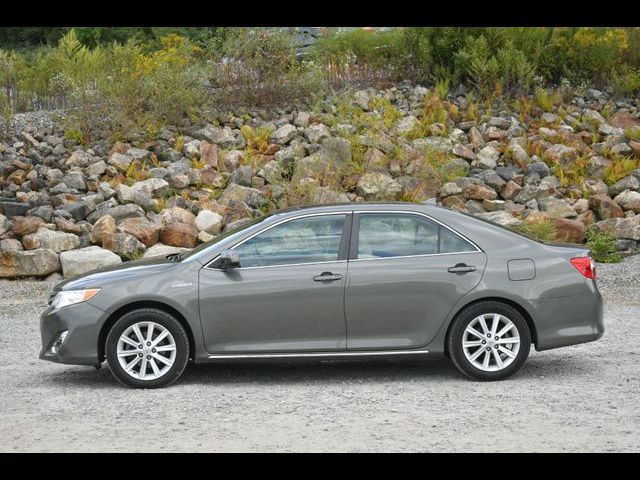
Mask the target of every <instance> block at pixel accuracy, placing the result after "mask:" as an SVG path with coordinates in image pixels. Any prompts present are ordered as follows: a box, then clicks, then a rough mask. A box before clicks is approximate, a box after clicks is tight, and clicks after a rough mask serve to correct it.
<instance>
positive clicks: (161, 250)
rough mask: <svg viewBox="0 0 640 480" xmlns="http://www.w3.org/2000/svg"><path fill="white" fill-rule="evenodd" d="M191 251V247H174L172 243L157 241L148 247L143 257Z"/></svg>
mask: <svg viewBox="0 0 640 480" xmlns="http://www.w3.org/2000/svg"><path fill="white" fill-rule="evenodd" d="M189 251H190V249H189V248H183V247H174V246H172V245H164V244H162V243H156V244H155V245H154V246H153V247H149V248H147V250H146V251H145V252H144V254H143V255H142V258H152V257H166V256H167V255H170V254H172V253H186V252H189Z"/></svg>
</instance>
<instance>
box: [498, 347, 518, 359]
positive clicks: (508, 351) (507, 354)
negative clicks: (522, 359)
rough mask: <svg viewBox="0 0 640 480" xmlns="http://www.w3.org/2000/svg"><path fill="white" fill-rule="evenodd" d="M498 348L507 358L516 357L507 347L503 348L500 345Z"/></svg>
mask: <svg viewBox="0 0 640 480" xmlns="http://www.w3.org/2000/svg"><path fill="white" fill-rule="evenodd" d="M498 350H499V351H500V352H502V353H504V354H505V355H506V356H507V357H509V358H516V354H515V353H513V352H512V351H511V350H509V349H508V348H504V347H500V348H498Z"/></svg>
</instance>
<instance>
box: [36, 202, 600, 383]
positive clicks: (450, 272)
mask: <svg viewBox="0 0 640 480" xmlns="http://www.w3.org/2000/svg"><path fill="white" fill-rule="evenodd" d="M589 254H590V252H589V250H588V249H586V248H584V247H581V246H579V245H576V246H574V245H561V244H548V243H541V242H538V241H536V240H533V239H530V238H528V237H525V236H523V235H521V234H519V233H516V232H513V231H511V230H508V229H506V228H503V227H500V226H497V225H495V224H492V223H489V222H487V221H484V220H481V219H478V218H474V217H471V216H469V215H465V214H463V213H459V212H455V211H452V210H448V209H445V208H442V207H437V206H435V205H425V204H409V203H388V204H375V203H355V204H347V205H325V206H314V207H294V208H290V209H287V210H281V211H277V212H275V213H272V214H270V215H266V216H264V217H261V218H258V219H255V220H253V221H251V222H249V223H247V224H245V225H244V226H242V227H241V228H239V229H237V230H235V231H230V232H227V233H225V234H223V235H220V236H219V237H216V238H215V239H214V240H213V241H211V242H209V243H206V244H203V245H201V246H200V247H198V248H196V249H194V250H192V251H190V252H189V253H186V254H173V255H168V256H166V257H157V258H153V259H145V260H137V261H133V262H128V263H125V264H122V265H118V266H115V267H109V268H104V269H101V270H96V271H93V272H89V273H87V274H84V275H81V276H79V277H76V278H73V279H70V280H67V281H65V282H63V283H61V284H59V285H57V286H56V287H55V289H54V292H53V294H52V295H51V298H50V301H49V307H48V308H47V310H46V311H45V312H44V313H43V314H42V317H41V320H40V330H41V335H42V346H43V348H42V351H41V353H40V358H42V359H45V360H50V361H53V362H59V363H66V364H77V365H92V366H95V367H99V366H100V365H101V364H102V362H104V361H105V360H106V361H107V363H108V365H109V368H110V370H111V371H112V372H113V375H114V376H115V377H116V378H117V379H118V380H119V381H120V382H121V383H123V384H125V385H128V386H132V387H141V388H152V387H161V386H164V385H168V384H170V383H171V382H173V381H175V380H176V379H177V378H178V377H180V375H181V374H182V372H183V371H184V369H185V367H186V365H187V363H188V362H189V361H192V362H195V363H204V362H216V361H220V360H225V359H230V360H237V359H255V360H258V359H274V358H282V359H294V358H318V359H338V358H351V357H374V356H376V357H379V356H382V357H402V356H405V357H409V356H413V357H415V356H422V355H424V356H428V355H447V356H448V357H450V358H451V360H452V361H453V363H454V364H455V366H456V367H457V368H458V369H459V370H460V371H461V372H462V373H463V374H465V375H467V376H468V377H471V378H472V379H476V380H502V379H505V378H507V377H509V376H510V375H512V374H513V373H515V372H516V371H517V370H518V369H519V368H520V367H521V366H522V365H523V363H524V362H525V360H526V359H527V356H528V355H529V351H530V348H531V345H532V344H533V345H534V347H535V349H536V350H547V349H551V348H557V347H563V346H566V345H574V344H578V343H584V342H590V341H593V340H597V339H599V338H600V337H601V336H602V334H603V331H604V326H603V307H602V297H601V296H600V293H599V291H598V288H597V286H596V279H595V264H594V262H593V260H592V259H591V258H590V256H589Z"/></svg>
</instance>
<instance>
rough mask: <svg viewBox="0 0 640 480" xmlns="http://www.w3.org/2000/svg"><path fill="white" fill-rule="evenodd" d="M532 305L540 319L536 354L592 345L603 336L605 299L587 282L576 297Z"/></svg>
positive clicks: (592, 284) (554, 299) (549, 300)
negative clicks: (583, 344) (561, 348)
mask: <svg viewBox="0 0 640 480" xmlns="http://www.w3.org/2000/svg"><path fill="white" fill-rule="evenodd" d="M531 304H532V306H533V309H534V311H535V312H536V317H537V320H536V322H535V324H536V332H537V342H536V350H549V349H551V348H559V347H566V346H568V345H576V344H579V343H587V342H593V341H595V340H598V339H599V338H601V337H602V335H603V334H604V308H603V304H602V296H601V295H600V292H599V291H598V288H597V286H596V284H595V283H594V282H593V281H590V280H587V281H586V282H585V283H584V285H583V286H582V288H581V290H580V291H579V292H578V293H577V294H576V295H572V296H570V297H559V298H543V299H539V300H534V301H532V302H531Z"/></svg>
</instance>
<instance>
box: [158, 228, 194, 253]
mask: <svg viewBox="0 0 640 480" xmlns="http://www.w3.org/2000/svg"><path fill="white" fill-rule="evenodd" d="M160 241H161V242H162V243H164V244H165V245H173V246H174V247H186V248H193V247H195V246H196V244H197V243H198V229H197V227H196V226H195V225H194V224H193V223H170V224H169V225H167V226H166V227H164V228H163V229H162V231H161V233H160Z"/></svg>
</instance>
